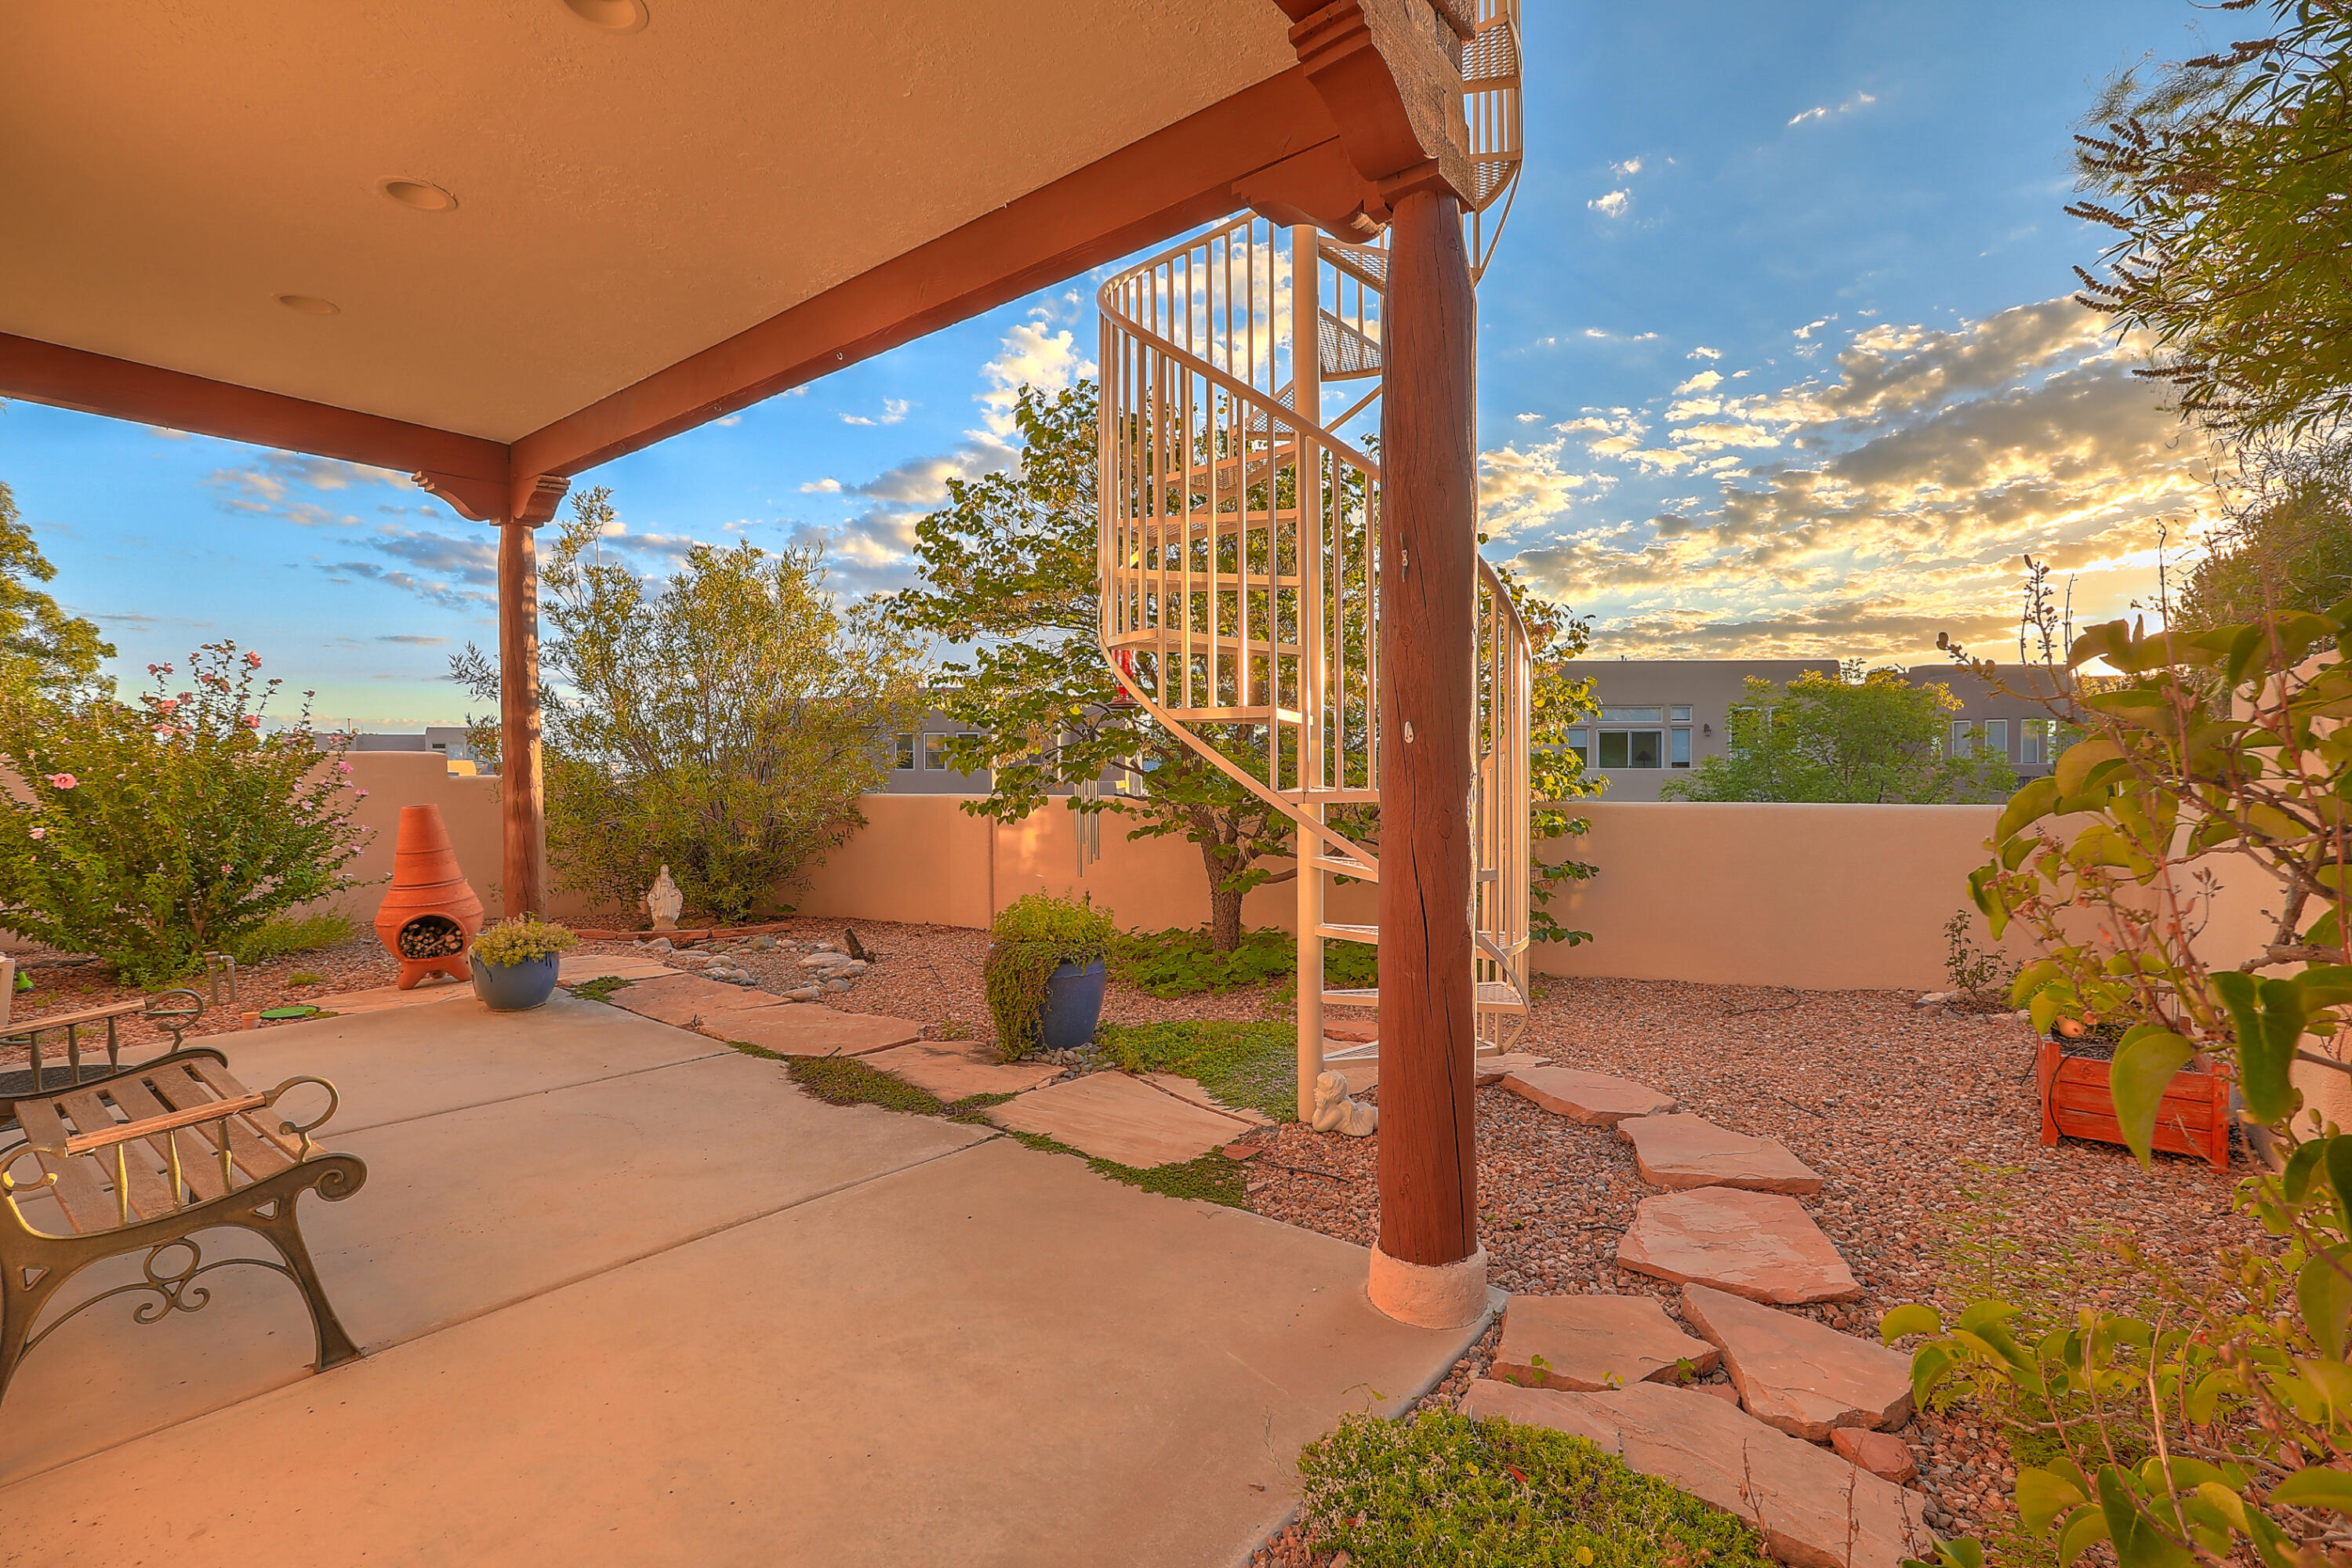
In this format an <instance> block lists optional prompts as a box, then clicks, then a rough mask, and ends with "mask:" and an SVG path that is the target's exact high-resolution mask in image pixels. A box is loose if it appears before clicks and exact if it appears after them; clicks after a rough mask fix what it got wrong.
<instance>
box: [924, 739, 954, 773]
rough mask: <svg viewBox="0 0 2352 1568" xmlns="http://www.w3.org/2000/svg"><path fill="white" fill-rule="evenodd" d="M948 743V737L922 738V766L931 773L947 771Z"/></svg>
mask: <svg viewBox="0 0 2352 1568" xmlns="http://www.w3.org/2000/svg"><path fill="white" fill-rule="evenodd" d="M948 741H949V737H948V736H945V735H926V736H924V737H923V766H925V767H927V768H929V769H930V770H931V771H932V772H933V773H945V772H947V771H948Z"/></svg>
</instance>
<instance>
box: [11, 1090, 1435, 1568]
mask: <svg viewBox="0 0 2352 1568" xmlns="http://www.w3.org/2000/svg"><path fill="white" fill-rule="evenodd" d="M768 1070H770V1071H773V1070H775V1069H774V1068H772V1067H770V1068H768ZM649 1076H650V1077H651V1078H652V1079H656V1080H659V1079H666V1078H669V1077H672V1076H673V1075H669V1074H654V1075H649ZM1146 1092H1152V1091H1149V1090H1147V1091H1146ZM1162 1098H1165V1097H1162ZM832 1114H835V1115H847V1114H849V1113H847V1112H833V1113H832ZM763 1146H766V1147H772V1146H773V1143H772V1142H770V1143H768V1144H765V1145H763ZM452 1217H453V1218H458V1217H461V1216H452ZM1364 1268H1365V1254H1364V1253H1363V1251H1362V1250H1361V1249H1360V1248H1358V1247H1350V1246H1348V1245H1347V1244H1345V1243H1342V1242H1339V1241H1336V1240H1333V1239H1331V1238H1329V1237H1322V1236H1318V1235H1315V1234H1313V1233H1310V1232H1306V1231H1299V1230H1294V1229H1290V1228H1288V1227H1286V1226H1279V1225H1276V1224H1274V1223H1273V1222H1271V1221H1267V1220H1263V1219H1259V1218H1257V1217H1255V1216H1254V1215H1246V1214H1243V1213H1239V1212H1236V1211H1234V1210H1228V1209H1221V1208H1216V1207H1213V1206H1211V1205H1198V1204H1187V1203H1181V1202H1178V1201H1177V1200H1174V1199H1169V1198H1161V1197H1157V1196H1154V1195H1151V1194H1144V1193H1140V1192H1138V1191H1135V1190H1134V1189H1132V1188H1129V1187H1124V1186H1120V1185H1118V1184H1112V1183H1108V1182H1105V1181H1102V1180H1101V1179H1099V1178H1097V1177H1096V1176H1094V1175H1093V1174H1092V1173H1089V1172H1088V1171H1087V1169H1086V1168H1085V1167H1084V1166H1083V1165H1082V1164H1080V1163H1078V1162H1076V1161H1074V1160H1071V1159H1068V1158H1066V1157H1062V1156H1056V1155H1047V1154H1039V1153H1034V1152H1030V1151H1027V1150H1024V1149H1022V1148H1020V1147H1018V1146H1016V1145H1013V1144H1012V1143H1010V1142H1006V1141H1003V1140H998V1141H992V1142H988V1143H985V1144H982V1145H981V1146H978V1147H975V1148H971V1149H967V1150H964V1151H962V1152H955V1153H950V1154H948V1155H945V1156H942V1157H941V1158H939V1159H936V1160H933V1161H930V1162H929V1163H925V1164H921V1165H917V1166H914V1167H912V1168H910V1169H906V1170H902V1171H898V1172H896V1173H891V1174H888V1175H885V1176H881V1177H878V1178H875V1179H871V1180H866V1181H863V1182H860V1183H857V1184H855V1185H852V1186H849V1187H847V1188H845V1189H844V1190H842V1191H840V1192H836V1193H833V1194H828V1195H825V1196H822V1197H818V1198H814V1199H813V1200H811V1201H809V1202H806V1203H803V1204H801V1205H797V1206H795V1207H793V1208H790V1209H786V1210H784V1211H783V1212H782V1213H779V1214H774V1215H767V1216H765V1217H762V1218H759V1219H755V1220H752V1221H750V1222H748V1223H746V1224H743V1225H740V1226H735V1227H733V1228H731V1229H728V1230H725V1231H722V1232H719V1233H718V1234H716V1235H712V1236H709V1237H703V1238H701V1239H698V1240H694V1241H691V1242H688V1243H686V1244H685V1245H682V1246H678V1247H673V1248H671V1249H669V1250H667V1251H665V1252H661V1253H659V1254H657V1255H656V1256H653V1257H650V1258H644V1259H642V1260H640V1261H637V1262H635V1263H631V1264H628V1265H626V1266H624V1267H622V1268H615V1269H612V1270H609V1271H607V1272H604V1273H600V1274H597V1275H595V1276H593V1278H590V1279H584V1280H582V1281H580V1282H578V1283H576V1284H572V1285H570V1286H568V1287H565V1288H562V1289H555V1290H551V1291H549V1292H547V1293H545V1294H542V1295H540V1296H537V1297H534V1298H532V1299H531V1300H528V1301H524V1302H521V1303H519V1304H516V1305H513V1306H510V1307H508V1308H505V1309H503V1310H498V1311H493V1312H489V1313H488V1314H486V1315H483V1316H480V1317H478V1318H475V1319H472V1320H470V1321H466V1322H463V1323H460V1324H458V1325H457V1326H455V1327H452V1328H448V1329H445V1330H443V1331H438V1332H436V1333H432V1334H429V1335H426V1336H425V1337H423V1338H421V1339H416V1340H413V1341H410V1342H406V1343H404V1344H401V1345H398V1346H395V1347H394V1348H393V1349H391V1350H389V1351H385V1352H382V1353H380V1354H377V1355H374V1356H372V1357H370V1358H369V1359H368V1360H367V1361H365V1362H362V1363H355V1364H353V1365H352V1366H349V1367H345V1368H342V1369H339V1370H338V1371H336V1372H333V1373H328V1374H326V1375H325V1376H324V1377H320V1378H316V1379H310V1378H305V1379H303V1380H301V1381H299V1382H298V1383H296V1384H292V1385H290V1386H287V1387H282V1388H278V1389H276V1390H274V1391H271V1392H269V1393H266V1394H260V1395H258V1396H257V1397H255V1398H251V1399H248V1400H246V1401H245V1402H243V1403H241V1404H238V1405H235V1406H233V1407H231V1408H228V1409H225V1410H221V1411H218V1412H216V1413H215V1414H213V1415H207V1416H205V1417H203V1418H201V1419H199V1420H196V1421H192V1422H186V1423H184V1424H181V1425H179V1426H173V1427H171V1428H169V1429H167V1430H164V1431H161V1432H157V1433H154V1434H152V1435H151V1436H146V1437H142V1438H140V1439H138V1440H137V1441H135V1442H131V1443H129V1444H125V1445H122V1446H120V1447H114V1448H112V1449H110V1450H109V1451H107V1452H105V1453H103V1454H100V1455H97V1456H94V1457H92V1458H86V1459H83V1460H80V1461H78V1462H75V1463H72V1464H69V1465H67V1466H65V1467H63V1468H59V1469H56V1470H52V1471H50V1472H48V1473H47V1474H44V1475H41V1476H38V1477H36V1478H34V1479H31V1480H29V1481H25V1482H20V1483H17V1484H16V1485H15V1486H11V1487H7V1488H5V1489H0V1517H5V1518H7V1519H8V1520H9V1521H11V1523H10V1531H9V1545H10V1548H11V1550H12V1551H15V1552H23V1553H25V1554H26V1560H27V1561H37V1562H40V1563H45V1564H48V1565H51V1568H69V1565H76V1564H90V1565H95V1564H105V1565H108V1568H112V1565H115V1564H121V1563H133V1562H140V1561H147V1562H160V1561H163V1560H165V1559H167V1558H168V1559H169V1560H170V1561H171V1562H173V1563H176V1564H182V1565H184V1568H205V1565H206V1564H222V1565H224V1568H226V1565H228V1564H236V1565H237V1568H244V1564H246V1563H249V1562H250V1561H251V1560H252V1559H253V1557H254V1556H255V1554H256V1553H257V1552H261V1551H265V1550H266V1551H267V1552H268V1554H269V1555H270V1556H272V1557H283V1558H286V1559H288V1560H291V1561H310V1562H322V1563H348V1562H360V1561H369V1562H383V1563H466V1564H469V1565H471V1564H492V1565H498V1564H508V1563H514V1564H523V1563H530V1564H538V1563H550V1562H560V1563H568V1564H578V1565H592V1568H593V1565H601V1564H629V1565H631V1568H636V1565H639V1564H643V1563H677V1562H698V1563H777V1564H799V1563H808V1564H825V1565H827V1568H833V1565H850V1568H856V1565H863V1564H877V1565H879V1564H890V1565H892V1568H897V1565H898V1564H903V1563H958V1564H1007V1565H1010V1564H1016V1563H1017V1564H1022V1565H1024V1568H1029V1565H1050V1564H1065V1563H1066V1564H1096V1563H1155V1564H1200V1565H1202V1568H1209V1565H1216V1568H1223V1565H1225V1564H1229V1563H1234V1562H1237V1561H1239V1560H1240V1559H1241V1558H1242V1557H1243V1556H1244V1554H1245V1553H1246V1552H1247V1551H1248V1550H1249V1548H1250V1547H1251V1546H1253V1545H1254V1544H1255V1542H1257V1541H1259V1540H1260V1539H1262V1538H1263V1537H1264V1535H1265V1533H1266V1532H1267V1531H1270V1530H1272V1529H1273V1528H1274V1527H1275V1526H1276V1525H1277V1524H1278V1523H1279V1522H1280V1521H1281V1520H1282V1519H1283V1517H1284V1516H1285V1515H1286V1513H1287V1511H1288V1510H1289V1509H1290V1507H1291V1503H1292V1499H1291V1496H1290V1487H1291V1483H1292V1471H1291V1464H1292V1460H1293V1457H1294V1455H1295V1454H1296V1452H1297V1448H1298V1447H1299V1446H1300V1445H1301V1444H1302V1443H1304V1442H1305V1441H1307V1439H1309V1438H1311V1437H1313V1436H1317V1435H1318V1434H1319V1433H1320V1432H1322V1431H1324V1430H1326V1429H1328V1427H1329V1426H1331V1425H1332V1424H1333V1422H1334V1421H1335V1420H1336V1419H1337V1417H1338V1416H1339V1414H1340V1413H1341V1412H1343V1411H1345V1410H1349V1409H1356V1408H1361V1407H1363V1406H1364V1405H1365V1404H1366V1403H1367V1401H1368V1399H1369V1398H1370V1396H1369V1394H1367V1392H1366V1388H1367V1385H1369V1386H1370V1387H1371V1388H1378V1389H1381V1390H1384V1391H1386V1393H1387V1394H1388V1396H1389V1397H1388V1399H1387V1400H1386V1401H1385V1402H1379V1403H1374V1404H1373V1405H1372V1407H1373V1408H1375V1409H1388V1408H1392V1407H1393V1406H1394V1405H1395V1404H1396V1403H1397V1402H1399V1401H1401V1400H1402V1399H1403V1398H1405V1397H1408V1396H1410V1395H1411V1394H1414V1393H1415V1392H1417V1391H1419V1390H1420V1389H1423V1388H1424V1387H1426V1386H1428V1385H1429V1384H1432V1383H1433V1381H1434V1380H1435V1379H1436V1378H1437V1377H1438V1376H1440V1375H1442V1374H1443V1373H1444V1371H1445V1369H1446V1368H1447V1367H1448V1366H1449V1365H1450V1364H1451V1363H1452V1362H1453V1360H1454V1357H1455V1356H1456V1355H1457V1354H1459V1353H1460V1352H1461V1351H1462V1350H1463V1349H1464V1348H1465V1346H1466V1345H1467V1343H1468V1342H1469V1341H1470V1340H1471V1339H1472V1338H1474V1337H1475V1334H1476V1332H1477V1328H1476V1327H1473V1328H1470V1329H1466V1330H1460V1331H1448V1332H1438V1331H1425V1330H1416V1329H1410V1328H1406V1327H1404V1326H1402V1325H1400V1324H1398V1323H1395V1322H1392V1321H1389V1320H1388V1319H1386V1318H1384V1317H1382V1316H1381V1314H1380V1313H1379V1312H1377V1311H1376V1310H1373V1309H1372V1307H1371V1306H1370V1303H1369V1302H1367V1301H1366V1300H1365V1299H1364V1293H1363V1279H1364ZM28 1364H29V1363H28Z"/></svg>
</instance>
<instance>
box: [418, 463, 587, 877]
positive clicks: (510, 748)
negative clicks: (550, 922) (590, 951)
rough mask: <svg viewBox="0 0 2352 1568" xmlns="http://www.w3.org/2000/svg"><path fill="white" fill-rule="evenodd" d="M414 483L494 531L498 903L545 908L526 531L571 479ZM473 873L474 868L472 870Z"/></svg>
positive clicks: (535, 627) (535, 654) (531, 557)
mask: <svg viewBox="0 0 2352 1568" xmlns="http://www.w3.org/2000/svg"><path fill="white" fill-rule="evenodd" d="M414 477H415V480H416V483H417V486H418V488H420V489H425V490H427V491H429V492H431V493H432V494H434V495H436V496H439V497H440V498H441V499H442V500H445V501H447V502H448V503H449V504H450V505H451V506H452V507H454V508H456V509H457V515H459V516H460V517H464V518H468V519H470V520H472V521H475V522H488V523H494V524H496V525H497V527H498V531H499V827H500V834H499V837H500V841H501V848H502V850H503V853H502V854H501V856H500V858H499V907H500V909H501V911H502V912H503V913H505V914H507V915H509V916H512V915H519V914H524V913H533V914H544V913H546V912H547V812H546V802H547V795H546V789H545V786H544V784H542V783H541V776H540V758H539V552H538V548H537V544H536V542H535V541H534V540H533V538H532V533H531V531H532V530H534V529H536V528H538V527H539V526H540V525H541V523H544V522H545V521H548V520H549V519H550V518H551V517H553V516H554V515H555V508H556V504H557V503H558V502H560V501H562V499H563V493H564V491H566V490H567V489H571V488H572V481H571V480H570V479H562V478H559V477H558V476H556V475H553V474H534V475H530V476H529V477H527V478H524V479H519V480H515V481H512V482H507V481H501V480H496V479H479V478H474V477H471V476H467V475H459V474H442V473H420V474H417V475H415V476H414ZM477 874H478V873H477Z"/></svg>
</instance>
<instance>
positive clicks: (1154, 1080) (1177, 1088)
mask: <svg viewBox="0 0 2352 1568" xmlns="http://www.w3.org/2000/svg"><path fill="white" fill-rule="evenodd" d="M1139 1076H1140V1077H1141V1078H1142V1079H1143V1081H1144V1082H1146V1083H1148V1084H1150V1086H1151V1087H1152V1088H1154V1089H1158V1090H1159V1091H1160V1093H1162V1094H1172V1095H1174V1096H1175V1097H1176V1098H1177V1099H1179V1100H1182V1101H1183V1102H1184V1103H1185V1104H1187V1105H1197V1106H1199V1107H1200V1108H1201V1109H1202V1110H1206V1111H1209V1112H1210V1113H1212V1114H1213V1115H1217V1116H1230V1117H1232V1118H1233V1119H1234V1121H1240V1122H1243V1123H1245V1124H1246V1125H1248V1126H1251V1127H1271V1126H1273V1125H1274V1118H1273V1117H1271V1116H1268V1115H1267V1114H1266V1113H1265V1111H1263V1110H1251V1109H1250V1108H1249V1107H1248V1106H1246V1105H1226V1104H1224V1103H1223V1102H1222V1101H1220V1100H1218V1099H1217V1097H1216V1096H1214V1095H1213V1094H1211V1093H1210V1092H1209V1091H1208V1089H1207V1088H1206V1087H1205V1086H1204V1085H1202V1084H1201V1083H1200V1082H1199V1081H1197V1080H1196V1079H1189V1078H1184V1077H1181V1075H1179V1074H1176V1073H1172V1072H1148V1073H1143V1074H1140V1075H1139Z"/></svg>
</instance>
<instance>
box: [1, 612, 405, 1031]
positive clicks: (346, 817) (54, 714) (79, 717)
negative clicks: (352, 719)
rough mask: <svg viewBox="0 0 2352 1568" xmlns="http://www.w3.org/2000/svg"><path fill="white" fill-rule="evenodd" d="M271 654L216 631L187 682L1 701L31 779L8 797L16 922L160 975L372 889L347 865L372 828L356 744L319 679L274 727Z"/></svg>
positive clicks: (8, 749) (243, 945)
mask: <svg viewBox="0 0 2352 1568" xmlns="http://www.w3.org/2000/svg"><path fill="white" fill-rule="evenodd" d="M260 668H261V656H260V655H259V654H257V653H251V652H242V653H241V652H239V651H238V649H237V647H236V644H235V643H232V642H218V643H208V644H206V645H205V647H202V648H199V649H197V650H196V651H195V652H194V653H192V654H190V655H189V656H188V672H187V677H186V679H187V681H188V685H187V687H186V689H183V690H179V691H176V692H175V691H173V689H172V688H173V684H174V680H173V677H174V673H175V672H174V670H173V667H172V666H171V665H168V664H155V665H150V666H148V667H147V673H148V676H149V678H150V679H151V681H152V687H153V689H152V690H150V691H148V692H147V693H145V694H144V695H142V697H141V698H140V699H139V700H138V702H137V703H136V704H126V703H122V702H117V701H115V700H113V699H112V698H110V697H102V696H95V695H85V696H83V697H81V698H79V699H78V700H73V701H70V702H63V703H60V702H56V701H52V700H47V699H46V698H43V697H37V696H26V695H23V694H21V693H20V694H16V695H12V696H9V697H6V698H5V699H0V761H5V763H6V765H7V767H8V769H9V770H10V771H11V772H13V773H16V776H17V777H18V778H19V779H21V780H23V781H24V782H25V793H24V794H23V795H7V796H0V924H5V926H6V927H7V928H8V929H9V930H11V931H17V932H19V933H21V934H23V935H25V936H28V937H30V938H32V939H33V940H34V941H36V942H47V943H48V944H49V945H50V946H52V947H57V948H60V949H62V950H64V951H65V952H88V953H94V954H96V955H98V956H99V957H100V958H102V959H104V960H106V961H107V962H108V963H110V964H111V965H112V966H113V968H114V970H115V972H116V973H118V974H120V975H121V976H122V977H123V978H125V979H127V980H130V981H131V982H132V983H134V984H142V985H160V984H165V983H167V982H169V981H172V980H173V979H176V978H178V977H179V976H181V975H183V974H186V973H189V972H190V971H192V970H194V968H195V967H196V966H197V965H198V963H201V961H202V959H203V957H204V954H205V952H230V953H240V954H241V953H244V952H247V951H248V944H249V943H252V942H256V941H257V940H259V939H261V938H262V933H263V932H264V931H265V928H268V927H269V926H270V925H271V924H272V923H273V922H275V921H278V920H279V918H280V917H281V916H283V915H284V914H285V912H286V911H287V910H289V909H291V908H292V907H293V906H295V905H297V904H300V903H305V902H308V901H310V900H313V899H321V898H325V897H328V896H329V895H331V894H334V893H339V892H341V891H343V890H345V889H350V888H353V887H356V886H358V885H359V884H358V881H357V879H354V878H352V877H350V876H348V875H346V874H345V873H344V871H343V868H344V867H345V866H347V865H349V864H350V863H351V861H352V858H353V857H355V856H357V855H358V854H359V852H360V848H361V833H362V830H361V829H360V828H358V827H357V826H354V825H353V823H352V810H353V808H354V806H355V805H356V804H357V801H358V799H359V798H360V795H359V794H355V793H353V792H352V791H351V790H349V789H348V788H347V787H346V783H347V777H348V775H349V773H350V772H351V768H350V765H349V764H348V763H345V762H344V761H343V755H342V753H343V742H340V741H328V740H326V739H324V738H322V737H321V736H320V735H319V734H318V733H317V732H316V731H313V730H312V729H311V727H310V707H309V695H310V694H309V693H307V692H306V693H304V705H303V708H302V710H301V711H300V713H299V716H298V717H297V718H296V720H295V721H294V722H293V723H291V724H289V725H287V726H286V727H284V728H282V729H280V730H278V731H277V732H275V733H273V734H264V733H263V732H262V724H263V721H264V718H265V715H266V713H267V711H268V706H269V700H270V699H271V697H273V696H274V695H275V694H276V692H277V690H278V686H279V684H280V683H279V682H278V681H277V680H274V679H273V680H268V681H263V680H261V679H260V677H259V674H258V672H259V670H260ZM361 793H363V792H361Z"/></svg>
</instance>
